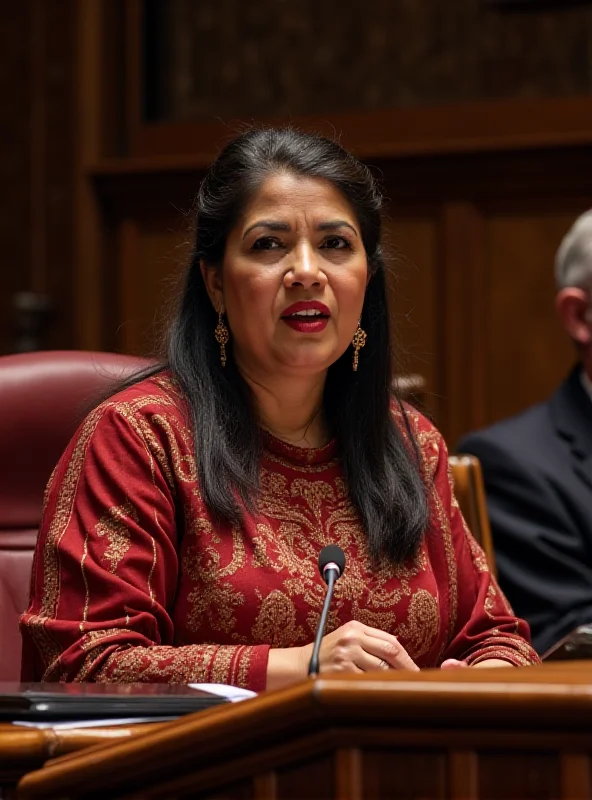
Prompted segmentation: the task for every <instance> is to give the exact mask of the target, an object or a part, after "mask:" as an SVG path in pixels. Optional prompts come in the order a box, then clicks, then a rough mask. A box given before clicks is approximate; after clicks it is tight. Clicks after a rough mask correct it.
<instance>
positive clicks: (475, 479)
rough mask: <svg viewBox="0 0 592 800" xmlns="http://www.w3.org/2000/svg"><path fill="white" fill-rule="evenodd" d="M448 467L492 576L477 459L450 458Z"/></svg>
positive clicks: (492, 561) (492, 556)
mask: <svg viewBox="0 0 592 800" xmlns="http://www.w3.org/2000/svg"><path fill="white" fill-rule="evenodd" d="M450 467H451V469H452V476H453V478H454V493H455V495H456V499H457V500H458V504H459V506H460V510H461V511H462V513H463V517H464V518H465V520H466V522H467V525H468V526H469V529H470V531H471V533H472V534H473V536H474V537H475V539H476V540H477V541H478V542H479V544H480V545H481V547H482V548H483V550H484V551H485V555H486V556H487V562H488V564H489V568H490V570H491V572H492V573H493V574H494V575H495V574H496V567H495V554H494V551H493V540H492V538H491V527H490V525H489V517H488V516H487V503H486V500H485V486H484V484H483V472H482V471H481V464H480V463H479V459H478V458H476V457H475V456H469V455H457V456H450Z"/></svg>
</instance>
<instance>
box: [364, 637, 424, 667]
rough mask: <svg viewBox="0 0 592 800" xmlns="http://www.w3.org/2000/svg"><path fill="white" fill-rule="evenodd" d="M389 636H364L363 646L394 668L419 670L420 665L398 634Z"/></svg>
mask: <svg viewBox="0 0 592 800" xmlns="http://www.w3.org/2000/svg"><path fill="white" fill-rule="evenodd" d="M386 636H387V637H388V638H385V637H382V636H381V637H377V636H369V635H368V634H365V635H364V637H363V638H362V642H361V644H362V648H363V649H364V650H365V651H366V652H367V653H369V654H370V655H372V656H375V657H376V658H377V659H378V660H379V661H385V662H386V663H387V664H388V665H389V667H392V669H409V670H413V672H419V667H418V666H417V664H416V663H415V661H414V660H413V659H412V658H411V656H410V655H409V653H408V652H407V651H406V650H405V648H404V647H403V645H402V644H401V643H400V642H399V640H398V639H397V637H396V636H391V635H390V634H386Z"/></svg>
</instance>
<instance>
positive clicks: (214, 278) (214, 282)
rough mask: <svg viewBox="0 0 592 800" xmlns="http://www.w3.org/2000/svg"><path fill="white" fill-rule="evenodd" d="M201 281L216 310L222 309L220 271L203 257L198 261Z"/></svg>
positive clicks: (222, 298)
mask: <svg viewBox="0 0 592 800" xmlns="http://www.w3.org/2000/svg"><path fill="white" fill-rule="evenodd" d="M199 268H200V270H201V275H202V278H203V282H204V284H205V287H206V291H207V293H208V297H209V298H210V302H211V304H212V305H213V306H214V309H215V310H216V312H219V311H224V292H223V291H222V271H221V270H220V269H219V268H218V267H212V266H209V265H208V264H206V262H205V261H204V260H203V258H202V259H201V260H200V262H199Z"/></svg>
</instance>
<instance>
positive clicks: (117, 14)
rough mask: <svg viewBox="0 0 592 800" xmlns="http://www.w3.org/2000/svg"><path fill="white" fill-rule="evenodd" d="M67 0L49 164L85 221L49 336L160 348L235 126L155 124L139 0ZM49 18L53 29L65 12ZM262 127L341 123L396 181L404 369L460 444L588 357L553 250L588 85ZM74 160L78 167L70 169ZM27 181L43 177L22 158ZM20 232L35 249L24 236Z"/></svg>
mask: <svg viewBox="0 0 592 800" xmlns="http://www.w3.org/2000/svg"><path fill="white" fill-rule="evenodd" d="M29 3H30V4H31V8H32V7H33V6H34V5H35V3H37V4H38V6H39V7H40V6H41V5H42V3H41V2H40V0H29ZM66 6H67V7H68V8H69V9H70V16H69V17H68V24H67V25H66V24H62V29H61V30H60V31H55V32H54V34H52V35H55V42H54V41H53V40H52V41H51V42H47V50H46V53H47V57H48V58H49V55H50V54H51V57H52V59H56V58H57V57H58V55H60V54H61V55H60V57H61V58H62V60H63V59H67V58H74V65H75V66H74V69H73V70H71V71H70V73H68V74H70V79H71V83H70V88H71V90H72V91H71V92H70V93H69V95H68V97H69V98H70V100H69V101H68V102H69V104H68V102H66V101H65V99H64V97H65V95H63V92H64V91H65V89H63V88H62V90H61V91H62V94H60V98H61V100H60V102H62V103H63V104H64V111H63V119H64V121H65V122H64V125H63V130H62V129H61V128H60V126H59V125H58V122H59V119H58V120H57V121H56V119H55V118H54V117H55V115H53V110H52V108H51V107H48V106H46V110H45V119H46V120H47V123H46V127H45V130H46V131H51V135H52V136H53V137H54V138H55V142H54V145H53V146H54V147H55V150H47V149H46V151H45V152H46V156H45V158H46V161H45V162H44V163H46V165H47V167H46V171H45V173H44V174H45V175H46V176H47V179H48V180H49V176H55V180H56V181H57V179H58V178H59V179H60V180H62V182H64V181H66V183H67V181H68V180H70V181H71V183H69V184H67V185H68V186H69V187H70V188H69V189H67V190H66V189H64V193H63V194H61V195H59V194H57V195H54V196H57V197H61V201H60V202H62V203H63V204H65V205H63V206H62V207H61V209H62V210H61V214H60V216H59V220H61V224H63V225H66V224H67V220H68V219H70V220H71V223H72V224H71V228H70V231H71V236H70V238H69V239H66V237H65V235H62V238H61V239H60V240H59V241H61V242H62V246H63V247H64V249H63V250H62V251H58V249H57V247H56V248H55V249H54V250H51V252H52V256H51V259H49V260H48V259H47V258H46V260H45V261H44V262H43V263H44V264H46V265H47V269H49V268H50V267H51V269H49V271H47V269H46V272H45V273H44V274H45V276H46V277H45V278H44V280H45V281H47V282H49V281H53V282H55V285H54V289H53V290H52V291H54V293H55V294H56V296H58V297H60V298H64V299H63V300H62V299H61V300H60V302H63V303H64V305H63V308H62V316H61V317H60V321H59V324H58V323H56V325H57V327H56V328H55V330H54V332H53V333H52V335H51V336H49V337H48V338H47V339H46V341H45V342H44V346H46V347H48V346H55V345H56V344H59V346H66V347H80V348H84V349H95V348H96V349H116V350H121V351H125V352H132V353H147V352H150V351H151V350H154V349H158V348H159V345H160V344H161V343H162V339H163V329H164V320H165V317H166V312H167V309H170V305H171V303H172V301H173V300H174V297H175V295H176V294H177V292H178V285H179V277H180V276H181V274H182V271H183V267H184V264H185V263H186V259H187V255H188V253H189V250H190V247H191V233H190V222H191V220H190V218H188V217H187V216H185V212H187V211H188V210H189V209H190V208H191V203H192V199H193V196H194V194H195V191H196V189H197V186H198V184H199V180H200V177H201V175H202V174H203V170H204V169H205V167H206V165H207V164H208V163H209V162H210V161H211V159H212V158H213V157H214V155H215V153H216V151H217V150H218V149H219V146H220V145H221V144H222V143H223V141H224V140H225V139H227V138H228V137H229V136H230V135H232V131H233V130H235V129H236V121H233V120H230V119H226V120H224V121H210V122H203V123H196V122H179V121H176V122H175V121H171V122H160V123H148V122H146V121H145V120H144V119H143V117H142V113H141V102H140V97H141V46H140V45H141V41H140V39H141V37H140V25H141V20H142V3H141V2H140V0H126V3H125V4H121V3H120V2H118V0H78V2H76V3H71V4H69V5H68V4H66V3H64V5H63V6H62V7H63V8H66ZM13 8H14V9H16V5H14V6H13ZM20 8H21V7H20V6H19V9H20ZM16 13H17V12H16V11H14V14H16ZM19 13H20V12H19ZM38 13H41V11H40V10H39V8H38ZM44 24H45V25H46V28H45V30H46V31H47V36H49V35H50V33H51V31H52V30H53V29H54V27H55V26H57V25H59V20H57V19H56V20H53V21H50V20H49V19H48V18H46V21H45V23H44ZM52 26H53V27H52ZM72 32H74V36H73V38H72ZM60 37H61V38H60ZM50 38H51V37H50ZM73 41H74V42H75V44H76V47H75V48H74V49H72V47H73ZM60 42H62V45H61V50H60V49H59V48H58V44H59V43H60ZM68 48H70V49H68ZM58 50H59V53H58V52H57V51H58ZM18 57H21V56H18V54H17V53H16V51H15V55H14V60H15V64H16V63H17V60H18ZM49 63H54V62H53V61H51V62H49ZM56 63H57V62H56ZM63 63H65V62H63ZM64 69H66V67H65V66H64ZM74 75H75V76H76V78H75V79H74V77H73V76H74ZM46 80H49V77H46ZM64 85H67V84H64ZM74 89H76V91H74ZM23 113H24V112H23ZM21 116H22V115H21ZM71 116H72V117H73V120H74V124H73V125H70V124H69V120H70V118H71ZM19 119H20V124H21V126H25V124H26V120H25V118H24V117H23V118H22V119H21V118H20V117H19ZM262 121H265V122H272V123H283V124H285V123H286V122H287V121H291V122H292V123H295V124H297V125H300V126H301V127H303V128H305V129H311V130H315V131H321V132H324V133H328V134H329V135H332V134H333V135H334V134H335V133H337V134H338V135H339V136H340V140H341V141H342V143H343V144H344V146H346V147H348V148H349V149H351V150H352V151H353V152H355V153H356V154H357V155H358V156H359V157H360V158H363V159H364V160H366V162H367V163H369V164H370V165H371V166H372V167H373V168H375V169H376V171H377V174H378V175H379V176H380V177H381V179H382V181H383V183H384V186H385V193H386V196H387V197H388V199H389V202H388V209H387V211H388V215H387V221H386V237H387V245H388V247H389V248H390V250H391V252H392V253H393V264H392V265H393V270H394V273H395V274H394V275H393V278H392V280H391V281H390V286H391V289H390V298H391V305H392V313H393V320H394V323H395V327H396V329H397V333H398V340H399V343H400V348H399V352H400V359H399V361H400V363H401V369H402V370H404V371H406V372H417V373H420V374H421V375H423V376H425V378H426V381H427V388H428V407H429V410H430V411H431V413H432V414H433V416H434V418H435V420H436V422H437V424H438V425H439V426H440V427H441V429H442V431H443V433H444V434H445V436H446V438H447V440H448V442H449V444H450V445H451V446H454V444H455V443H456V441H457V440H458V438H459V437H460V436H461V435H462V434H463V433H465V432H466V431H468V430H470V429H472V428H475V427H478V426H481V425H485V424H488V423H490V422H493V421H494V420H497V419H500V418H501V417H503V416H506V415H508V414H512V413H515V412H517V411H519V410H520V409H522V408H525V407H526V406H528V405H529V404H531V403H534V402H537V401H539V400H542V399H544V398H545V397H546V396H547V395H548V394H549V393H550V392H551V391H552V390H553V388H554V387H555V385H556V384H557V383H558V382H559V381H560V380H561V378H562V376H563V375H564V374H565V372H566V371H567V370H568V369H569V367H570V365H571V363H572V360H573V353H572V350H571V347H570V344H569V342H568V341H567V340H566V338H565V337H564V335H563V333H562V331H561V329H560V327H559V324H558V322H557V321H556V319H555V312H554V307H553V297H554V287H553V277H552V272H553V259H554V255H555V251H556V248H557V246H558V244H559V242H560V240H561V237H562V236H563V234H564V233H565V232H566V230H567V229H568V227H569V226H570V224H571V222H572V221H573V219H574V218H575V217H576V216H577V215H578V214H579V213H581V212H582V211H584V210H585V209H586V208H589V207H591V206H592V184H591V183H590V175H592V100H591V98H590V96H587V95H582V96H579V97H572V98H562V99H546V100H533V99H511V100H496V101H493V100H492V101H479V102H474V103H466V104H459V105H443V106H438V107H433V108H401V109H398V110H390V111H389V110H385V111H379V110H374V111H358V112H352V113H340V114H330V115H327V114H324V115H323V116H322V117H321V116H318V117H315V116H309V117H296V118H291V119H290V120H287V119H286V118H285V117H283V118H282V117H277V118H272V117H268V118H262ZM50 122H51V127H50V128H48V127H47V126H48V125H49V123H50ZM6 124H8V123H6ZM60 131H61V133H62V134H63V135H62V137H61V138H60ZM73 131H75V132H76V134H77V135H76V138H75V139H73ZM47 135H49V133H48V134H47ZM15 141H16V137H15ZM73 141H74V142H75V146H73V145H72V142H73ZM64 153H68V154H69V161H68V164H69V166H68V164H66V165H65V166H63V167H62V168H60V164H62V161H61V160H60V159H64V158H65V156H64ZM50 162H51V163H50ZM69 170H71V171H69ZM19 175H20V177H19V178H18V180H22V181H26V180H28V175H27V171H26V169H25V168H22V169H21V172H20V173H19ZM52 180H54V177H52ZM66 183H63V185H64V186H65V185H66ZM56 185H57V183H56ZM15 198H17V200H18V202H19V203H21V205H23V208H25V207H26V206H27V203H28V202H30V201H29V200H27V199H26V198H23V197H21V195H20V194H18V193H17V194H15ZM68 198H69V199H68ZM2 202H3V203H4V205H5V206H6V208H8V204H7V200H6V196H5V197H3V199H2ZM59 207H60V206H59V205H56V209H57V208H59ZM7 214H8V211H7ZM2 217H3V214H2V213H0V219H1V218H2ZM7 218H8V217H7ZM43 219H45V220H48V219H49V217H48V216H47V215H46V216H45V217H43ZM52 219H53V217H52ZM44 224H45V223H44ZM44 230H49V228H47V227H46V228H45V229H44ZM21 234H22V227H21ZM21 239H22V235H21ZM41 241H44V240H43V239H41ZM56 241H57V240H56ZM12 242H13V245H12V246H13V251H14V253H17V252H18V248H17V245H18V247H20V248H21V249H22V247H23V242H22V241H19V240H18V238H17V236H16V235H13V238H12ZM66 242H67V244H68V247H69V248H70V250H67V249H65V247H66ZM44 252H46V253H49V252H50V250H49V249H48V248H45V250H44ZM16 257H17V256H15V258H16ZM60 257H61V259H62V263H61V265H60ZM23 258H25V257H24V256H23ZM19 263H20V262H19ZM23 263H27V264H28V263H29V262H27V261H26V259H25V261H23ZM30 263H32V262H30ZM73 264H74V265H75V269H73V268H72V265H73ZM27 269H28V267H27ZM52 270H55V274H54V272H52ZM30 274H33V273H32V272H31V273H30ZM40 274H41V273H40ZM16 277H17V276H15V275H14V274H13V276H12V277H11V278H10V280H11V281H13V283H14V281H16ZM27 280H28V279H27ZM19 281H20V277H19ZM6 285H8V284H6ZM15 285H16V284H15ZM40 285H41V284H40ZM44 285H49V283H47V284H44ZM3 286H4V284H3ZM10 287H11V288H10V291H12V288H13V287H12V284H10ZM4 296H6V293H5V295H4ZM3 345H4V346H5V345H6V339H4V341H3Z"/></svg>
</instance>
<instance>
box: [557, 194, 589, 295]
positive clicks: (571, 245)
mask: <svg viewBox="0 0 592 800" xmlns="http://www.w3.org/2000/svg"><path fill="white" fill-rule="evenodd" d="M555 280H556V282H557V288H558V289H565V288H567V287H570V286H574V287H576V288H578V289H592V209H590V210H589V211H586V212H585V213H584V214H582V216H581V217H578V218H577V220H576V221H575V222H574V224H573V225H572V226H571V228H570V229H569V230H568V232H567V233H566V234H565V236H564V237H563V241H562V242H561V244H560V246H559V250H558V251H557V255H556V256H555Z"/></svg>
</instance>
